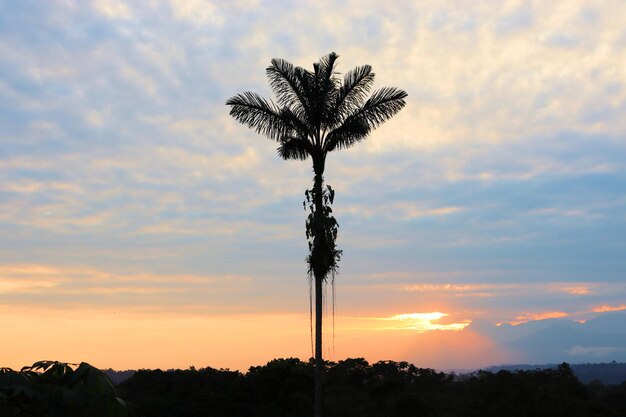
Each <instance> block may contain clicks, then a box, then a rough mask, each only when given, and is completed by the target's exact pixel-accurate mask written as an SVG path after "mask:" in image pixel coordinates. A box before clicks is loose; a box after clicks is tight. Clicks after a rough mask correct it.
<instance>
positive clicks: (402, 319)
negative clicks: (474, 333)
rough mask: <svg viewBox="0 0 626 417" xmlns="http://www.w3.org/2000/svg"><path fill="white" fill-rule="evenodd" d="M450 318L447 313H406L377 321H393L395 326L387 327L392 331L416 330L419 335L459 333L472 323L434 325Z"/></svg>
mask: <svg viewBox="0 0 626 417" xmlns="http://www.w3.org/2000/svg"><path fill="white" fill-rule="evenodd" d="M446 316H448V314H446V313H440V312H438V311H434V312H431V313H405V314H396V315H395V316H391V317H382V318H377V320H384V321H391V322H394V323H395V325H394V326H391V327H387V329H392V330H415V331H417V332H418V333H423V332H427V331H431V330H452V331H459V330H463V329H464V328H465V327H466V326H467V325H468V324H470V322H471V321H469V320H465V321H462V322H460V323H448V324H441V323H433V322H436V321H438V320H441V319H442V318H443V317H446Z"/></svg>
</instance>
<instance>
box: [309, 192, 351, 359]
mask: <svg viewBox="0 0 626 417" xmlns="http://www.w3.org/2000/svg"><path fill="white" fill-rule="evenodd" d="M319 189H321V190H322V191H321V194H320V195H318V193H319V192H318V191H316V187H313V188H312V189H310V190H306V191H305V193H304V195H305V197H306V198H305V200H304V201H303V202H302V205H303V207H304V210H308V211H309V215H308V216H307V220H306V238H307V241H308V245H309V256H307V258H306V261H307V264H308V266H309V270H308V275H309V326H310V328H311V350H313V297H312V293H313V280H314V279H321V280H322V282H323V283H325V284H326V283H328V280H329V279H330V283H331V287H332V289H331V291H332V315H333V317H332V319H333V324H332V326H333V350H334V346H335V339H334V338H335V274H336V273H337V271H338V268H339V261H340V260H341V254H342V251H341V250H339V249H337V244H336V240H337V235H338V229H339V224H338V223H337V220H335V218H334V217H333V215H332V213H333V210H332V208H331V205H332V204H333V202H334V201H335V190H333V188H332V187H331V186H330V185H326V186H325V187H319ZM316 207H318V209H316ZM327 298H328V296H324V297H323V300H322V303H323V305H324V307H326V312H327V304H326V300H327Z"/></svg>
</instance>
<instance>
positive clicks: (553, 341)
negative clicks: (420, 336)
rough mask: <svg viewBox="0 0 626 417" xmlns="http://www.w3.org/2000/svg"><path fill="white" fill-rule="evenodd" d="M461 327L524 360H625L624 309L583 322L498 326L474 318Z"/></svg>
mask: <svg viewBox="0 0 626 417" xmlns="http://www.w3.org/2000/svg"><path fill="white" fill-rule="evenodd" d="M463 331H473V332H476V333H479V334H481V335H484V336H486V337H487V338H489V339H490V340H492V341H494V342H495V343H496V344H498V345H500V346H501V347H502V348H503V349H505V350H507V351H512V352H515V353H516V355H517V356H516V357H518V358H519V360H520V362H525V363H562V362H568V363H572V364H577V363H599V362H600V363H608V362H612V361H616V362H626V311H617V312H610V313H604V314H601V315H599V316H598V317H596V318H594V319H592V320H589V321H587V322H586V323H578V322H576V321H573V320H568V319H565V318H562V319H546V320H536V321H530V322H527V323H522V324H518V325H510V324H503V325H500V326H496V325H494V324H491V323H487V322H484V321H474V322H472V323H471V324H470V325H469V326H467V327H466V329H464V330H463Z"/></svg>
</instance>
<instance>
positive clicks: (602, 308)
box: [592, 304, 626, 313]
mask: <svg viewBox="0 0 626 417" xmlns="http://www.w3.org/2000/svg"><path fill="white" fill-rule="evenodd" d="M623 310H626V304H622V305H619V306H610V305H606V304H605V305H601V306H599V307H594V308H593V310H592V311H593V312H594V313H606V312H609V311H623Z"/></svg>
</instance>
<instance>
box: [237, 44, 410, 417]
mask: <svg viewBox="0 0 626 417" xmlns="http://www.w3.org/2000/svg"><path fill="white" fill-rule="evenodd" d="M337 58H338V55H337V54H335V53H334V52H331V53H330V54H328V55H326V56H323V57H322V58H320V60H319V61H318V62H317V63H314V64H313V71H312V72H311V71H309V70H306V69H304V68H301V67H294V66H293V65H292V64H291V63H289V62H287V61H285V60H283V59H272V61H271V64H270V66H269V67H267V70H266V73H267V76H268V78H269V83H270V86H271V87H272V90H273V91H274V94H275V95H276V99H277V102H276V103H274V102H273V101H271V100H266V99H265V98H263V97H261V96H259V95H258V94H255V93H252V92H244V93H241V94H238V95H236V96H234V97H232V98H230V99H229V100H228V101H227V102H226V105H228V106H231V109H230V114H231V116H233V117H234V118H235V119H236V120H237V121H239V122H241V123H243V124H245V125H247V126H248V127H250V128H252V129H254V130H255V131H256V132H257V133H259V134H262V135H264V136H267V137H268V138H269V139H272V140H275V141H277V142H278V143H279V146H278V154H279V155H280V156H281V157H282V158H283V159H299V160H306V159H308V158H309V157H310V158H311V159H312V162H313V172H314V174H315V177H314V180H313V188H312V189H310V190H307V191H306V193H305V194H306V201H305V208H306V204H307V203H308V204H309V209H310V211H311V213H310V214H309V216H308V219H307V221H306V235H307V239H308V240H309V256H308V257H307V263H308V266H309V277H310V278H311V277H312V279H314V281H315V407H314V408H315V416H316V417H319V416H321V377H322V366H323V365H322V364H323V360H322V305H323V302H322V297H323V285H324V283H325V282H326V281H327V280H328V278H329V277H332V279H334V273H335V272H336V270H337V264H338V261H339V259H340V256H341V251H340V250H338V249H337V247H336V244H335V240H336V238H337V222H336V221H335V219H334V218H333V216H332V214H331V213H332V209H331V208H330V205H331V204H332V203H333V200H334V194H335V193H334V191H333V189H332V188H331V187H330V186H326V187H324V177H323V175H324V166H325V162H326V155H327V154H328V153H329V152H332V151H334V150H338V149H345V148H349V147H351V146H353V145H354V144H355V143H357V142H359V141H361V140H363V139H365V138H366V137H367V135H368V134H369V133H370V131H372V130H373V129H375V128H376V127H378V126H379V125H380V124H381V123H383V122H385V121H386V120H388V119H389V118H391V117H392V116H393V115H395V114H396V113H397V112H398V111H400V109H402V107H404V105H405V101H404V99H405V98H406V96H407V94H406V92H404V91H403V90H400V89H398V88H395V87H385V88H382V89H380V90H377V91H375V92H374V93H373V94H372V95H371V97H370V98H367V96H368V94H369V91H370V89H371V87H372V84H373V82H374V73H373V72H372V67H371V66H369V65H363V66H360V67H356V68H354V69H353V70H351V71H349V72H348V73H346V74H345V75H344V77H343V79H342V78H341V77H340V76H339V74H338V73H337V71H336V70H335V64H336V61H337Z"/></svg>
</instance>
